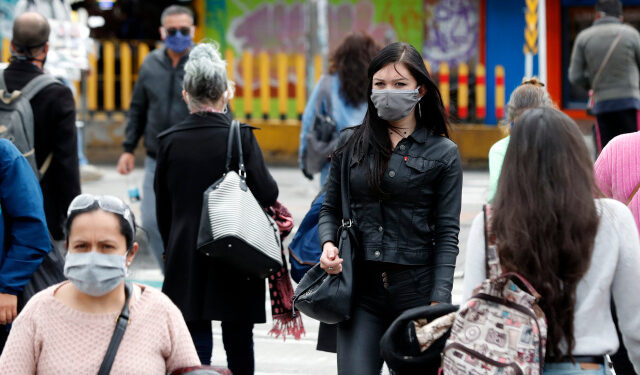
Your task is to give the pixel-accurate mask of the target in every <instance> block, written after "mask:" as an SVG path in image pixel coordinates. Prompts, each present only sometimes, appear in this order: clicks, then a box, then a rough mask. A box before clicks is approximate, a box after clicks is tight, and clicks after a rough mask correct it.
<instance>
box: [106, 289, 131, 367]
mask: <svg viewBox="0 0 640 375" xmlns="http://www.w3.org/2000/svg"><path fill="white" fill-rule="evenodd" d="M132 289H133V287H132V286H131V283H130V282H129V281H126V282H125V283H124V295H125V298H124V306H123V307H122V311H121V312H120V315H118V318H117V319H116V328H115V330H114V331H113V335H112V336H111V342H110V343H109V347H108V348H107V353H106V354H105V355H104V359H103V360H102V364H101V365H100V371H99V372H98V375H109V373H110V372H111V366H113V360H114V359H115V358H116V353H117V352H118V347H119V346H120V341H122V337H123V336H124V331H125V330H126V329H127V325H128V324H129V300H130V299H131V293H132V292H133V290H132Z"/></svg>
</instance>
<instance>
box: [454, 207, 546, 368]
mask: <svg viewBox="0 0 640 375" xmlns="http://www.w3.org/2000/svg"><path fill="white" fill-rule="evenodd" d="M484 213H485V215H484V216H485V250H486V255H487V258H486V259H487V271H488V275H489V279H487V280H485V281H484V282H483V283H482V284H481V285H480V286H479V287H478V288H477V289H476V290H475V291H474V295H473V297H471V298H470V299H469V301H467V302H466V303H465V304H464V305H463V306H462V307H461V308H460V310H459V311H458V312H457V313H456V317H455V320H454V322H453V326H452V327H451V336H450V337H449V339H448V340H447V343H446V344H445V348H444V350H443V352H442V353H443V359H442V370H443V372H444V374H446V375H449V374H451V375H454V374H455V375H458V374H459V375H468V374H474V375H476V374H477V375H484V374H512V375H533V374H542V370H543V367H544V356H545V347H546V338H547V321H546V319H545V316H544V313H543V312H542V310H541V309H540V307H539V306H538V304H537V301H538V300H539V299H540V295H539V294H538V292H536V290H535V289H534V288H533V286H531V284H530V283H529V282H528V281H527V280H526V279H525V278H524V277H522V276H520V275H518V274H517V273H513V272H509V273H503V274H501V275H500V273H501V268H500V265H499V258H498V256H497V251H496V244H495V238H494V237H493V236H491V235H490V230H489V226H488V224H489V222H490V220H488V218H489V216H490V215H489V213H490V208H489V207H485V209H484Z"/></svg>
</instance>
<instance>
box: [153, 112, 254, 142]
mask: <svg viewBox="0 0 640 375" xmlns="http://www.w3.org/2000/svg"><path fill="white" fill-rule="evenodd" d="M230 124H231V117H230V115H229V114H228V113H214V112H199V113H191V114H189V116H187V118H185V119H184V120H183V121H182V122H180V123H178V124H176V125H174V126H172V127H170V128H169V129H167V130H165V131H163V132H162V133H160V134H158V138H161V137H164V136H166V135H167V134H171V133H175V132H179V131H184V130H189V129H199V128H228V127H229V125H230ZM240 126H241V127H243V128H244V127H249V128H251V129H257V128H256V127H253V126H250V125H246V124H241V125H240Z"/></svg>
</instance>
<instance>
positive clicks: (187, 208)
mask: <svg viewBox="0 0 640 375" xmlns="http://www.w3.org/2000/svg"><path fill="white" fill-rule="evenodd" d="M183 87H184V90H183V91H182V95H183V98H184V100H185V102H186V103H187V105H188V107H189V111H190V115H189V116H188V117H187V118H186V119H185V120H184V121H183V122H181V123H179V124H177V125H174V126H173V127H171V128H169V129H168V130H166V131H165V132H163V133H160V135H159V136H158V139H159V149H158V151H159V152H158V166H157V169H156V176H155V192H156V208H157V217H158V227H159V229H160V234H161V235H162V239H163V241H164V245H165V254H164V259H165V267H166V273H165V279H164V285H163V287H162V291H163V292H164V293H166V294H167V295H168V296H169V298H171V300H172V301H173V302H174V303H175V304H176V305H177V306H178V307H179V308H180V310H181V311H182V314H183V315H184V318H185V320H186V322H187V327H188V328H189V331H190V332H191V336H192V338H193V341H194V343H195V346H196V349H197V351H198V356H199V357H200V360H201V362H202V363H203V364H209V363H210V361H211V352H212V348H213V338H212V333H211V321H212V320H218V321H221V322H222V340H223V343H224V348H225V350H226V353H227V361H228V365H229V368H230V369H231V371H232V372H233V374H234V375H242V374H253V370H254V357H253V332H252V331H253V325H254V323H263V322H265V321H266V316H265V283H264V279H258V278H253V277H247V276H246V275H243V274H240V273H238V272H236V271H234V270H233V269H230V268H229V267H226V266H225V265H224V264H218V263H216V262H215V261H211V260H210V259H208V258H207V257H206V256H204V255H203V254H200V253H199V252H197V251H196V246H197V239H198V228H199V222H200V214H201V209H202V199H203V193H204V191H205V190H206V189H207V188H208V187H209V186H210V185H211V184H213V183H214V182H215V181H216V180H218V179H219V178H220V177H221V176H222V175H223V174H224V173H225V160H226V152H227V135H228V132H229V128H230V124H231V121H232V117H231V114H230V112H229V111H228V103H229V99H230V98H231V97H232V95H233V84H232V83H231V82H229V81H228V79H227V70H226V62H225V61H224V60H222V57H221V56H220V52H219V51H218V47H217V46H215V45H212V44H200V45H198V46H196V47H195V48H193V50H192V51H191V53H190V54H189V61H188V62H187V63H186V65H185V75H184V81H183ZM240 133H241V138H242V149H243V153H244V162H245V168H246V172H247V185H248V186H249V189H251V192H252V193H253V195H254V196H255V198H256V199H257V200H258V202H259V203H260V204H261V205H262V206H263V207H268V206H271V205H273V204H274V203H275V202H276V198H277V197H278V186H277V185H276V182H275V181H274V179H273V177H272V176H271V174H270V173H269V171H268V169H267V167H266V165H265V163H264V159H263V157H262V151H261V150H260V147H259V146H258V142H257V141H256V138H255V136H254V134H253V128H252V127H250V126H249V125H244V124H243V125H242V126H241V131H240ZM237 163H238V160H237V157H234V158H233V160H232V163H231V165H232V166H233V167H235V166H236V165H237Z"/></svg>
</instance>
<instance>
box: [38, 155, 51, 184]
mask: <svg viewBox="0 0 640 375" xmlns="http://www.w3.org/2000/svg"><path fill="white" fill-rule="evenodd" d="M52 161H53V152H50V153H49V155H47V158H46V159H44V163H42V165H41V166H40V169H38V173H40V179H42V177H43V176H44V174H45V173H47V170H49V167H50V166H51V162H52Z"/></svg>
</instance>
